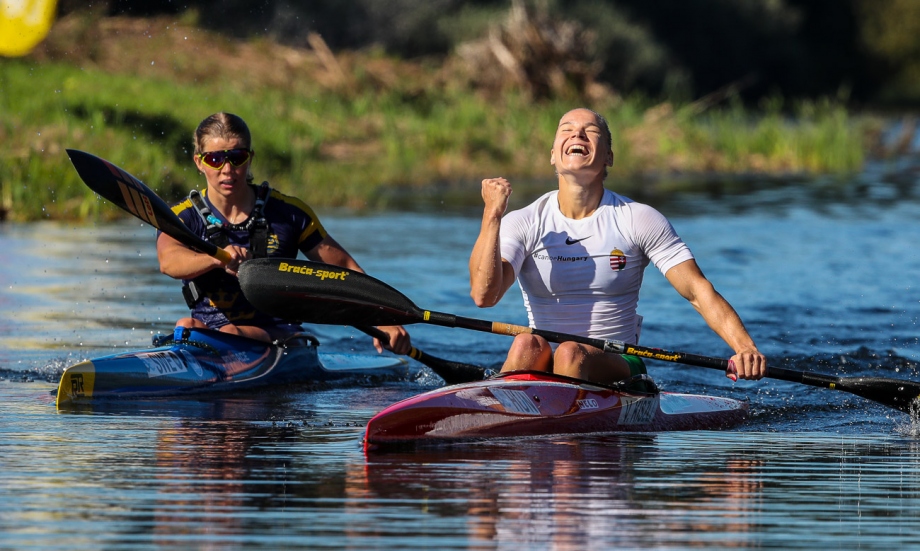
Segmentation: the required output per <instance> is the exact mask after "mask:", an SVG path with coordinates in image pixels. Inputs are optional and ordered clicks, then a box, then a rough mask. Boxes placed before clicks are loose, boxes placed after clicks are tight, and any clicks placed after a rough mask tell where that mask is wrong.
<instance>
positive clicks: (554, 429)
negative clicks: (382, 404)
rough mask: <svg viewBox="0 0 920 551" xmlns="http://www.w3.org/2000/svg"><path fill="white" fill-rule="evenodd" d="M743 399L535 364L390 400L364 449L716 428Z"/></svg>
mask: <svg viewBox="0 0 920 551" xmlns="http://www.w3.org/2000/svg"><path fill="white" fill-rule="evenodd" d="M746 416H747V403H746V402H741V401H738V400H733V399H730V398H718V397H713V396H699V395H694V394H678V393H672V392H639V391H635V390H624V389H619V388H617V387H613V386H600V385H597V384H593V383H589V382H586V381H581V380H578V379H572V378H569V377H563V376H559V375H553V374H550V373H543V372H535V371H518V372H515V373H509V374H506V375H499V376H497V377H494V378H492V379H488V380H485V381H477V382H473V383H466V384H461V385H454V386H448V387H444V388H439V389H437V390H432V391H430V392H426V393H424V394H420V395H418V396H414V397H412V398H408V399H406V400H403V401H401V402H397V403H395V404H393V405H391V406H389V407H388V408H386V409H384V410H383V411H381V412H380V413H378V414H377V415H375V416H374V417H373V418H372V419H371V420H370V421H369V422H368V424H367V429H366V431H365V436H364V441H365V447H366V448H367V449H374V448H376V447H378V446H383V445H393V444H437V443H442V442H444V443H446V442H456V441H462V440H478V439H486V438H509V437H527V436H547V435H553V434H587V433H613V432H659V431H675V430H710V429H724V428H728V427H732V426H735V425H737V424H739V423H741V422H742V421H743V420H744V419H745V417H746Z"/></svg>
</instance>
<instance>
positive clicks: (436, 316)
mask: <svg viewBox="0 0 920 551" xmlns="http://www.w3.org/2000/svg"><path fill="white" fill-rule="evenodd" d="M239 275H240V284H241V286H242V288H243V293H244V294H245V295H246V298H247V299H249V301H250V302H251V303H252V304H253V305H254V306H255V307H256V308H259V309H260V310H262V311H264V312H267V313H269V314H272V315H275V316H278V317H282V318H285V319H290V320H297V321H301V322H309V323H321V324H322V323H325V324H332V325H354V324H356V323H358V324H365V325H408V324H413V323H429V324H433V325H440V326H444V327H459V328H463V329H472V330H474V331H483V332H487V333H496V334H501V335H518V334H521V333H531V334H534V335H538V336H541V337H543V338H545V339H546V340H548V341H550V342H579V343H582V344H587V345H590V346H594V347H596V348H600V349H602V350H605V351H607V352H614V353H617V354H632V355H636V356H640V357H643V358H649V359H654V360H661V361H666V362H676V363H683V364H688V365H695V366H699V367H708V368H712V369H720V370H723V371H724V370H725V369H726V368H727V367H728V361H727V360H725V359H722V358H711V357H707V356H698V355H696V354H685V353H683V352H671V351H667V350H661V349H658V348H646V347H644V346H639V345H633V344H627V343H622V342H618V341H605V340H602V339H592V338H588V337H581V336H578V335H568V334H565V333H556V332H554V331H543V330H541V329H533V328H530V327H525V326H521V325H512V324H507V323H497V322H489V321H484V320H477V319H472V318H464V317H460V316H455V315H452V314H444V313H441V312H432V311H429V310H422V309H420V308H419V307H418V306H416V305H415V304H414V303H413V302H412V301H411V300H409V298H407V297H406V296H405V295H403V294H402V293H400V292H399V291H397V290H396V289H394V288H392V287H390V286H389V285H387V284H386V283H383V282H382V281H379V280H376V279H374V278H373V277H370V276H368V275H366V274H362V273H360V272H354V271H351V270H346V269H343V268H340V267H338V266H330V265H328V264H322V263H319V262H305V261H300V260H278V259H271V258H266V259H258V260H251V261H249V262H245V263H244V264H243V265H242V266H241V267H240V272H239ZM766 376H767V377H770V378H772V379H779V380H784V381H790V382H794V383H801V384H805V385H810V386H816V387H821V388H828V389H833V390H842V391H844V392H849V393H852V394H856V395H857V396H862V397H863V398H866V399H869V400H873V401H875V402H878V403H881V404H884V405H886V406H889V407H892V408H895V409H899V410H901V411H904V412H908V413H910V412H911V409H912V407H913V405H914V401H915V400H916V399H917V398H918V397H920V384H918V383H915V382H912V381H903V380H897V379H884V378H880V377H850V378H841V377H832V376H830V375H822V374H820V373H809V372H803V371H794V370H791V369H785V368H779V367H770V368H768V369H767V375H766Z"/></svg>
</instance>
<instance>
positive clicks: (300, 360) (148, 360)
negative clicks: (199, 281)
mask: <svg viewBox="0 0 920 551" xmlns="http://www.w3.org/2000/svg"><path fill="white" fill-rule="evenodd" d="M318 346H319V342H318V341H317V340H316V338H315V337H313V336H311V335H307V334H296V335H293V336H291V337H289V338H287V339H285V340H284V341H276V342H274V343H266V342H262V341H257V340H253V339H248V338H245V337H239V336H235V335H230V334H227V333H221V332H220V331H213V330H209V329H191V330H189V329H183V328H177V330H176V332H175V334H174V335H165V336H160V335H158V336H155V337H154V339H153V348H150V349H147V350H140V351H135V352H125V353H121V354H113V355H110V356H104V357H101V358H96V359H93V360H87V361H84V362H80V363H78V364H75V365H72V366H70V367H68V368H67V369H65V370H64V373H63V374H62V375H61V381H60V383H59V385H58V392H57V407H58V409H61V408H62V407H66V406H67V405H70V404H79V403H89V402H92V401H94V400H98V399H105V398H129V397H140V396H179V395H184V394H193V393H203V392H225V391H233V390H244V389H250V388H255V387H260V386H267V385H289V384H298V383H332V382H344V381H347V380H355V381H358V380H362V379H366V378H369V377H376V378H381V379H396V378H405V377H407V376H408V374H409V367H408V362H407V361H406V360H404V359H402V358H398V357H393V356H386V355H377V354H349V353H341V354H337V353H322V352H319V351H318Z"/></svg>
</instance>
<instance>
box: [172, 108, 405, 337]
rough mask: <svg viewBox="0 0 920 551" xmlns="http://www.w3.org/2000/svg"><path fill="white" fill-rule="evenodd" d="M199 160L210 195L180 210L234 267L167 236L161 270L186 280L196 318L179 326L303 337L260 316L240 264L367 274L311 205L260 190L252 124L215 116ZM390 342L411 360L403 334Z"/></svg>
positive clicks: (198, 145)
mask: <svg viewBox="0 0 920 551" xmlns="http://www.w3.org/2000/svg"><path fill="white" fill-rule="evenodd" d="M194 148H195V152H194V161H195V166H197V167H198V171H199V172H200V173H202V174H203V175H204V177H205V180H206V182H207V188H206V189H205V191H204V192H202V193H199V192H198V191H192V192H191V193H190V194H189V198H188V199H186V200H185V201H182V202H180V203H179V204H177V205H175V206H174V207H173V211H174V212H175V213H176V214H177V215H178V216H179V218H180V219H181V220H182V221H183V222H184V223H185V224H186V226H188V227H189V228H190V229H191V230H192V231H193V232H195V233H197V234H198V235H199V236H200V237H202V238H203V239H208V240H210V241H211V242H213V243H215V244H216V245H218V246H219V247H221V248H223V249H224V250H225V251H227V253H228V254H229V255H230V258H231V261H230V262H229V263H228V264H226V265H224V264H222V263H221V262H220V261H218V260H217V259H215V258H213V257H211V256H209V255H206V254H202V253H199V252H196V251H194V250H192V249H190V248H189V247H187V246H186V245H183V244H182V243H180V242H178V241H176V240H175V239H173V238H172V237H170V236H169V235H167V234H165V233H162V232H160V233H159V234H158V236H157V258H158V260H159V262H160V271H161V272H163V273H164V274H166V275H168V276H170V277H173V278H176V279H181V280H182V281H183V284H184V286H183V294H184V295H185V299H186V302H187V303H188V305H189V308H191V316H190V317H187V318H182V319H180V320H179V321H178V322H177V323H176V326H177V327H178V326H181V327H190V328H211V329H218V330H220V331H224V332H227V333H233V334H237V335H242V336H246V337H250V338H254V339H259V340H263V341H273V340H276V339H279V338H283V337H284V336H286V335H289V334H292V333H296V332H298V331H301V330H302V327H301V326H300V325H299V324H297V323H290V322H288V321H285V320H282V319H278V318H274V317H271V316H268V315H266V314H263V313H261V312H259V311H258V310H256V309H255V308H254V307H253V306H252V305H251V304H250V303H249V301H247V300H246V298H245V297H244V296H243V293H242V291H241V289H240V284H239V280H238V279H237V269H238V268H239V266H240V264H241V263H242V262H244V261H246V260H249V259H250V258H255V257H264V256H271V257H282V258H296V257H297V253H298V251H300V252H303V254H304V255H305V256H306V257H307V258H308V259H310V260H315V261H320V262H325V263H327V264H334V265H336V266H342V267H343V268H346V269H349V270H355V271H358V272H363V270H362V269H361V267H360V266H359V265H358V263H357V262H356V261H355V259H354V258H353V257H352V256H351V255H350V254H349V253H348V251H346V250H345V249H344V248H343V247H342V246H341V245H340V244H339V243H338V242H337V241H336V240H335V239H333V238H332V237H331V236H330V235H329V234H328V233H327V232H326V230H325V228H323V225H322V224H321V223H320V221H319V219H318V218H317V217H316V214H315V213H314V212H313V210H312V209H311V208H310V207H309V206H307V205H306V204H305V203H304V202H302V201H300V200H299V199H297V198H295V197H291V196H288V195H285V194H283V193H280V192H279V191H277V190H272V189H270V188H269V187H268V183H267V182H264V183H263V184H262V185H261V186H255V185H253V183H252V182H253V176H252V163H253V159H254V158H255V151H253V149H252V139H251V135H250V132H249V128H248V126H247V125H246V123H245V122H244V121H243V119H241V118H240V117H238V116H237V115H233V114H230V113H215V114H213V115H211V116H210V117H208V118H206V119H204V120H203V121H202V122H201V124H199V125H198V128H197V129H196V130H195V137H194ZM381 329H382V330H383V331H384V332H385V333H386V334H387V336H388V337H389V343H381V342H380V341H378V340H377V339H374V346H376V347H377V350H382V349H383V348H387V349H389V350H392V351H393V352H395V353H397V354H408V353H409V350H410V347H411V344H410V340H409V335H408V333H407V332H406V330H405V329H404V328H403V327H400V326H394V327H381Z"/></svg>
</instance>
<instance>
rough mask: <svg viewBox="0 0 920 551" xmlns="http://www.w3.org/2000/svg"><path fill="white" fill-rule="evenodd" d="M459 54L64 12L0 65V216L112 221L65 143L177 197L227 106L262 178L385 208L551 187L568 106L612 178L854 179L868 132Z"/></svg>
mask: <svg viewBox="0 0 920 551" xmlns="http://www.w3.org/2000/svg"><path fill="white" fill-rule="evenodd" d="M539 23H540V22H539V21H537V22H534V21H527V22H525V24H531V25H536V26H537V28H539ZM513 35H514V33H511V36H513ZM510 46H513V45H511V44H509V47H510ZM574 47H577V44H576V45H575V46H574ZM467 55H468V56H469V51H467ZM559 55H565V52H562V53H560V54H559ZM470 59H471V58H469V57H467V58H461V56H460V55H459V54H457V55H454V56H451V57H449V58H447V59H444V60H437V61H434V60H421V61H419V60H416V61H413V62H408V61H402V60H398V59H396V58H393V57H391V56H389V55H387V54H384V53H382V52H381V51H377V50H373V49H371V50H362V51H360V52H337V53H333V52H332V51H330V50H329V49H328V48H326V47H325V44H324V43H323V42H322V39H320V38H319V37H318V36H312V37H311V48H309V49H296V48H290V47H285V46H281V45H278V44H275V43H272V42H270V41H268V40H265V39H256V40H250V41H246V42H237V41H232V40H230V39H228V38H225V37H219V36H216V35H212V34H208V33H207V32H205V31H202V30H200V29H198V28H196V27H194V26H191V25H189V24H187V23H183V22H182V21H181V20H177V19H176V18H155V19H145V20H141V19H127V18H103V19H93V18H86V17H81V16H77V15H74V16H70V17H68V18H65V19H63V20H61V21H59V22H58V24H57V25H56V27H55V29H54V30H53V32H52V35H51V37H50V38H49V39H48V40H47V41H46V42H45V43H44V44H43V45H42V47H41V48H40V49H38V50H36V51H35V52H34V53H33V54H32V55H31V56H29V57H25V58H20V59H4V60H0V143H3V144H4V146H5V147H3V148H0V201H2V202H0V206H2V208H3V209H5V210H6V211H7V217H8V218H9V219H15V220H30V219H39V218H71V219H77V218H86V219H96V218H100V217H101V218H106V217H112V216H119V215H120V213H118V212H117V209H114V208H113V207H111V206H107V205H103V204H101V203H102V202H101V201H100V200H98V198H97V197H95V195H94V194H93V193H92V192H90V191H89V190H88V189H87V188H86V187H85V186H84V185H83V184H82V182H81V181H80V180H79V178H78V176H77V174H76V172H75V171H74V170H73V169H72V167H71V166H70V164H69V162H68V160H67V156H66V153H65V149H66V148H76V149H80V150H84V151H87V152H90V153H93V154H95V155H98V156H100V157H103V158H105V159H108V160H109V161H111V162H113V163H114V164H116V165H119V166H121V167H122V168H124V169H125V170H127V171H129V172H131V173H132V174H134V175H135V176H137V177H138V178H140V179H141V180H143V181H144V182H145V183H147V184H148V185H149V186H151V187H152V188H153V189H155V190H156V191H157V192H158V193H160V194H161V195H162V196H163V197H164V198H165V199H167V200H175V199H178V198H179V197H181V196H182V195H185V194H186V193H187V192H188V190H189V189H191V188H192V187H200V186H201V185H203V181H202V179H201V177H200V175H198V174H197V172H196V170H195V168H194V165H193V163H192V161H191V150H190V148H191V136H192V132H193V130H194V128H195V126H196V125H197V123H198V122H199V121H200V120H201V119H203V118H204V117H205V116H207V115H209V114H211V113H213V112H215V111H220V110H225V111H230V112H234V113H236V114H239V115H241V116H242V117H243V118H244V119H246V120H247V122H248V123H249V124H250V127H251V129H252V131H253V135H254V144H253V146H254V149H255V150H256V158H255V161H254V162H255V165H254V174H255V176H256V178H257V179H260V180H261V179H267V180H269V181H270V182H271V183H272V185H273V186H275V187H277V188H279V189H282V190H284V191H285V192H288V193H292V194H295V195H298V196H301V197H303V198H304V199H305V200H306V201H308V202H310V203H311V204H313V205H315V206H346V207H351V208H379V207H385V206H387V204H388V202H389V201H390V200H391V197H392V194H393V191H394V190H401V194H402V195H403V196H404V195H405V193H406V191H407V190H424V189H428V188H430V187H431V186H433V185H438V186H443V187H445V188H450V189H451V193H456V192H457V190H468V192H469V193H470V194H478V182H479V180H481V179H482V178H483V177H487V176H498V175H501V176H505V177H508V178H511V179H516V180H519V181H522V182H535V181H541V182H548V181H550V180H551V178H552V169H551V167H550V165H549V162H548V159H549V148H550V145H551V141H552V136H553V132H554V130H555V126H556V123H557V121H558V119H559V117H560V116H561V115H562V114H563V113H564V112H565V111H567V110H568V109H570V108H573V107H577V106H588V107H591V108H592V109H594V110H596V111H598V112H600V113H602V114H604V115H606V116H607V118H608V119H609V121H610V124H611V129H612V131H613V136H614V150H615V154H616V164H615V166H614V169H613V170H612V172H611V179H612V180H615V179H617V178H620V179H621V180H622V181H629V180H630V179H631V178H632V177H634V176H637V175H643V176H662V175H673V174H694V173H714V172H715V173H731V174H738V173H743V174H751V173H755V174H764V175H785V174H797V175H801V174H825V173H850V172H853V171H858V170H859V169H860V168H861V166H862V164H863V151H864V143H863V142H864V136H865V128H864V125H863V123H861V122H860V120H859V119H855V118H853V117H852V116H851V115H849V114H848V112H847V110H846V109H845V108H844V106H843V104H842V103H841V102H839V101H837V100H834V99H824V100H820V101H811V102H795V103H786V102H784V101H783V100H782V99H779V98H777V99H773V100H770V101H767V102H765V103H764V104H763V105H762V106H760V107H759V108H757V109H751V108H750V106H748V107H745V106H743V105H742V104H741V103H740V102H739V101H736V98H735V97H734V95H733V94H732V93H731V91H726V92H725V93H723V94H721V95H717V96H714V97H710V98H704V99H703V100H698V101H684V102H680V101H674V100H672V101H665V100H652V99H649V98H647V97H642V96H640V95H634V96H625V97H624V96H623V95H621V94H618V93H615V92H613V91H612V90H610V89H607V88H605V87H604V86H602V85H600V84H598V83H597V82H595V81H593V80H592V78H591V75H590V74H587V75H582V76H581V77H580V78H581V80H580V81H579V82H574V83H572V82H569V83H568V84H566V83H565V82H563V83H562V84H560V81H559V80H558V78H557V76H553V74H547V75H545V76H544V77H541V78H544V79H545V82H546V86H548V87H550V88H552V86H557V88H555V89H550V90H548V91H538V90H536V89H535V88H534V87H533V86H528V85H527V83H528V82H529V83H531V84H532V83H533V82H534V81H533V79H530V80H527V79H526V78H525V80H524V81H522V82H520V83H518V85H517V86H503V87H500V88H495V87H494V86H489V85H488V83H487V82H486V83H484V82H481V80H482V78H483V77H484V76H485V75H484V74H483V73H482V71H481V70H476V69H475V67H474V68H473V69H472V70H471V65H470ZM535 66H539V63H536V64H535ZM553 83H555V84H553Z"/></svg>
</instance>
